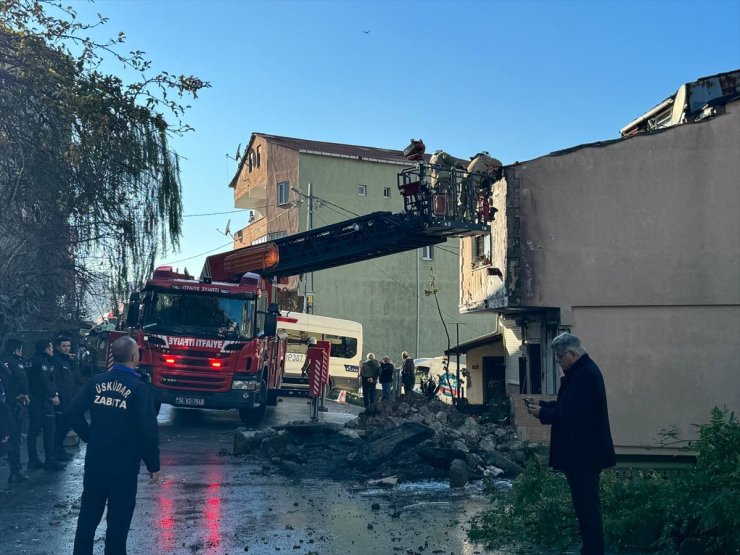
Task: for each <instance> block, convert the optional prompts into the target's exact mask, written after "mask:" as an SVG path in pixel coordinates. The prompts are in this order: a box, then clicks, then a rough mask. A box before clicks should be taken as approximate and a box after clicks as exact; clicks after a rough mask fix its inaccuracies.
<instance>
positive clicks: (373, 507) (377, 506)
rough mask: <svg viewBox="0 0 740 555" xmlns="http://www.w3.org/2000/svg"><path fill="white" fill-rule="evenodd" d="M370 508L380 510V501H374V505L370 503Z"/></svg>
mask: <svg viewBox="0 0 740 555" xmlns="http://www.w3.org/2000/svg"><path fill="white" fill-rule="evenodd" d="M370 508H371V509H372V510H373V511H379V510H380V503H373V504H372V505H370Z"/></svg>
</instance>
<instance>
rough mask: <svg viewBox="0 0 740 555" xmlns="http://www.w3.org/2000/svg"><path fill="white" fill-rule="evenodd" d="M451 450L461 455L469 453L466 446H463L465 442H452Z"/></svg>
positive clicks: (458, 440)
mask: <svg viewBox="0 0 740 555" xmlns="http://www.w3.org/2000/svg"><path fill="white" fill-rule="evenodd" d="M452 448H453V449H455V450H457V451H460V452H462V453H470V449H468V446H467V445H465V442H464V441H462V440H460V439H456V440H455V441H453V442H452Z"/></svg>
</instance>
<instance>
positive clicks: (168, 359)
mask: <svg viewBox="0 0 740 555" xmlns="http://www.w3.org/2000/svg"><path fill="white" fill-rule="evenodd" d="M164 361H165V362H166V363H167V364H175V357H164Z"/></svg>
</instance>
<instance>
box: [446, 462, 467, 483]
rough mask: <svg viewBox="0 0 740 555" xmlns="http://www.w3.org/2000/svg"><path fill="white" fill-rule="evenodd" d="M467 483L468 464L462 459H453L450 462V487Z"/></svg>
mask: <svg viewBox="0 0 740 555" xmlns="http://www.w3.org/2000/svg"><path fill="white" fill-rule="evenodd" d="M467 483H468V465H467V464H466V463H465V461H464V460H462V459H455V460H454V461H452V463H451V464H450V487H451V488H463V487H465V486H466V485H467Z"/></svg>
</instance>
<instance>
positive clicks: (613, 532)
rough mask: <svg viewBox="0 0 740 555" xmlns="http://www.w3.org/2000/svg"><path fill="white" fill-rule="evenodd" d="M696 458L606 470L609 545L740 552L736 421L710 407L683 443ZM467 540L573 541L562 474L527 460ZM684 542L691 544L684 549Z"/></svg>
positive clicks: (558, 545) (518, 544)
mask: <svg viewBox="0 0 740 555" xmlns="http://www.w3.org/2000/svg"><path fill="white" fill-rule="evenodd" d="M687 448H688V449H691V450H692V451H695V452H696V457H697V459H696V464H695V466H693V467H692V468H691V469H689V470H687V471H686V472H683V473H680V474H678V475H675V476H673V477H663V476H661V475H660V474H659V473H657V472H653V471H642V472H633V473H632V474H631V476H630V477H629V478H625V477H622V476H620V473H618V472H605V473H604V474H603V477H602V481H601V498H602V508H603V514H604V530H605V535H606V540H607V543H608V544H609V545H611V546H613V547H614V548H616V549H620V550H630V551H635V550H640V551H654V552H661V553H676V552H689V551H690V552H691V553H707V554H713V553H717V554H719V553H722V554H730V553H740V424H738V420H737V418H736V417H735V415H734V414H733V413H731V412H729V411H728V410H727V409H724V410H721V409H719V408H714V409H713V410H712V413H711V418H710V420H709V422H708V423H706V424H703V425H702V426H700V427H699V439H698V440H696V441H694V442H689V443H688V445H687ZM470 537H471V539H474V540H478V541H482V542H485V543H486V544H488V545H491V546H496V547H501V546H506V547H508V548H509V549H511V548H512V547H514V548H518V549H525V548H550V549H562V548H564V547H565V546H567V545H569V544H570V543H572V542H575V541H577V540H578V530H577V524H576V518H575V514H574V512H573V509H572V503H571V500H570V494H569V491H568V486H567V483H566V481H565V479H564V478H563V477H562V476H560V475H558V474H555V473H552V472H549V471H548V470H547V469H546V468H544V467H543V466H541V465H540V464H538V463H537V462H536V461H534V460H533V461H530V463H529V464H528V465H527V467H526V468H525V470H524V472H523V473H522V474H521V475H520V476H519V478H517V480H516V481H515V482H514V488H513V490H512V491H510V492H503V491H497V492H494V494H493V499H492V508H491V509H490V510H489V511H486V512H484V513H482V514H481V515H479V516H478V517H477V518H476V519H475V520H474V522H473V524H472V528H471V530H470ZM689 547H690V548H691V549H690V550H689Z"/></svg>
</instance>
